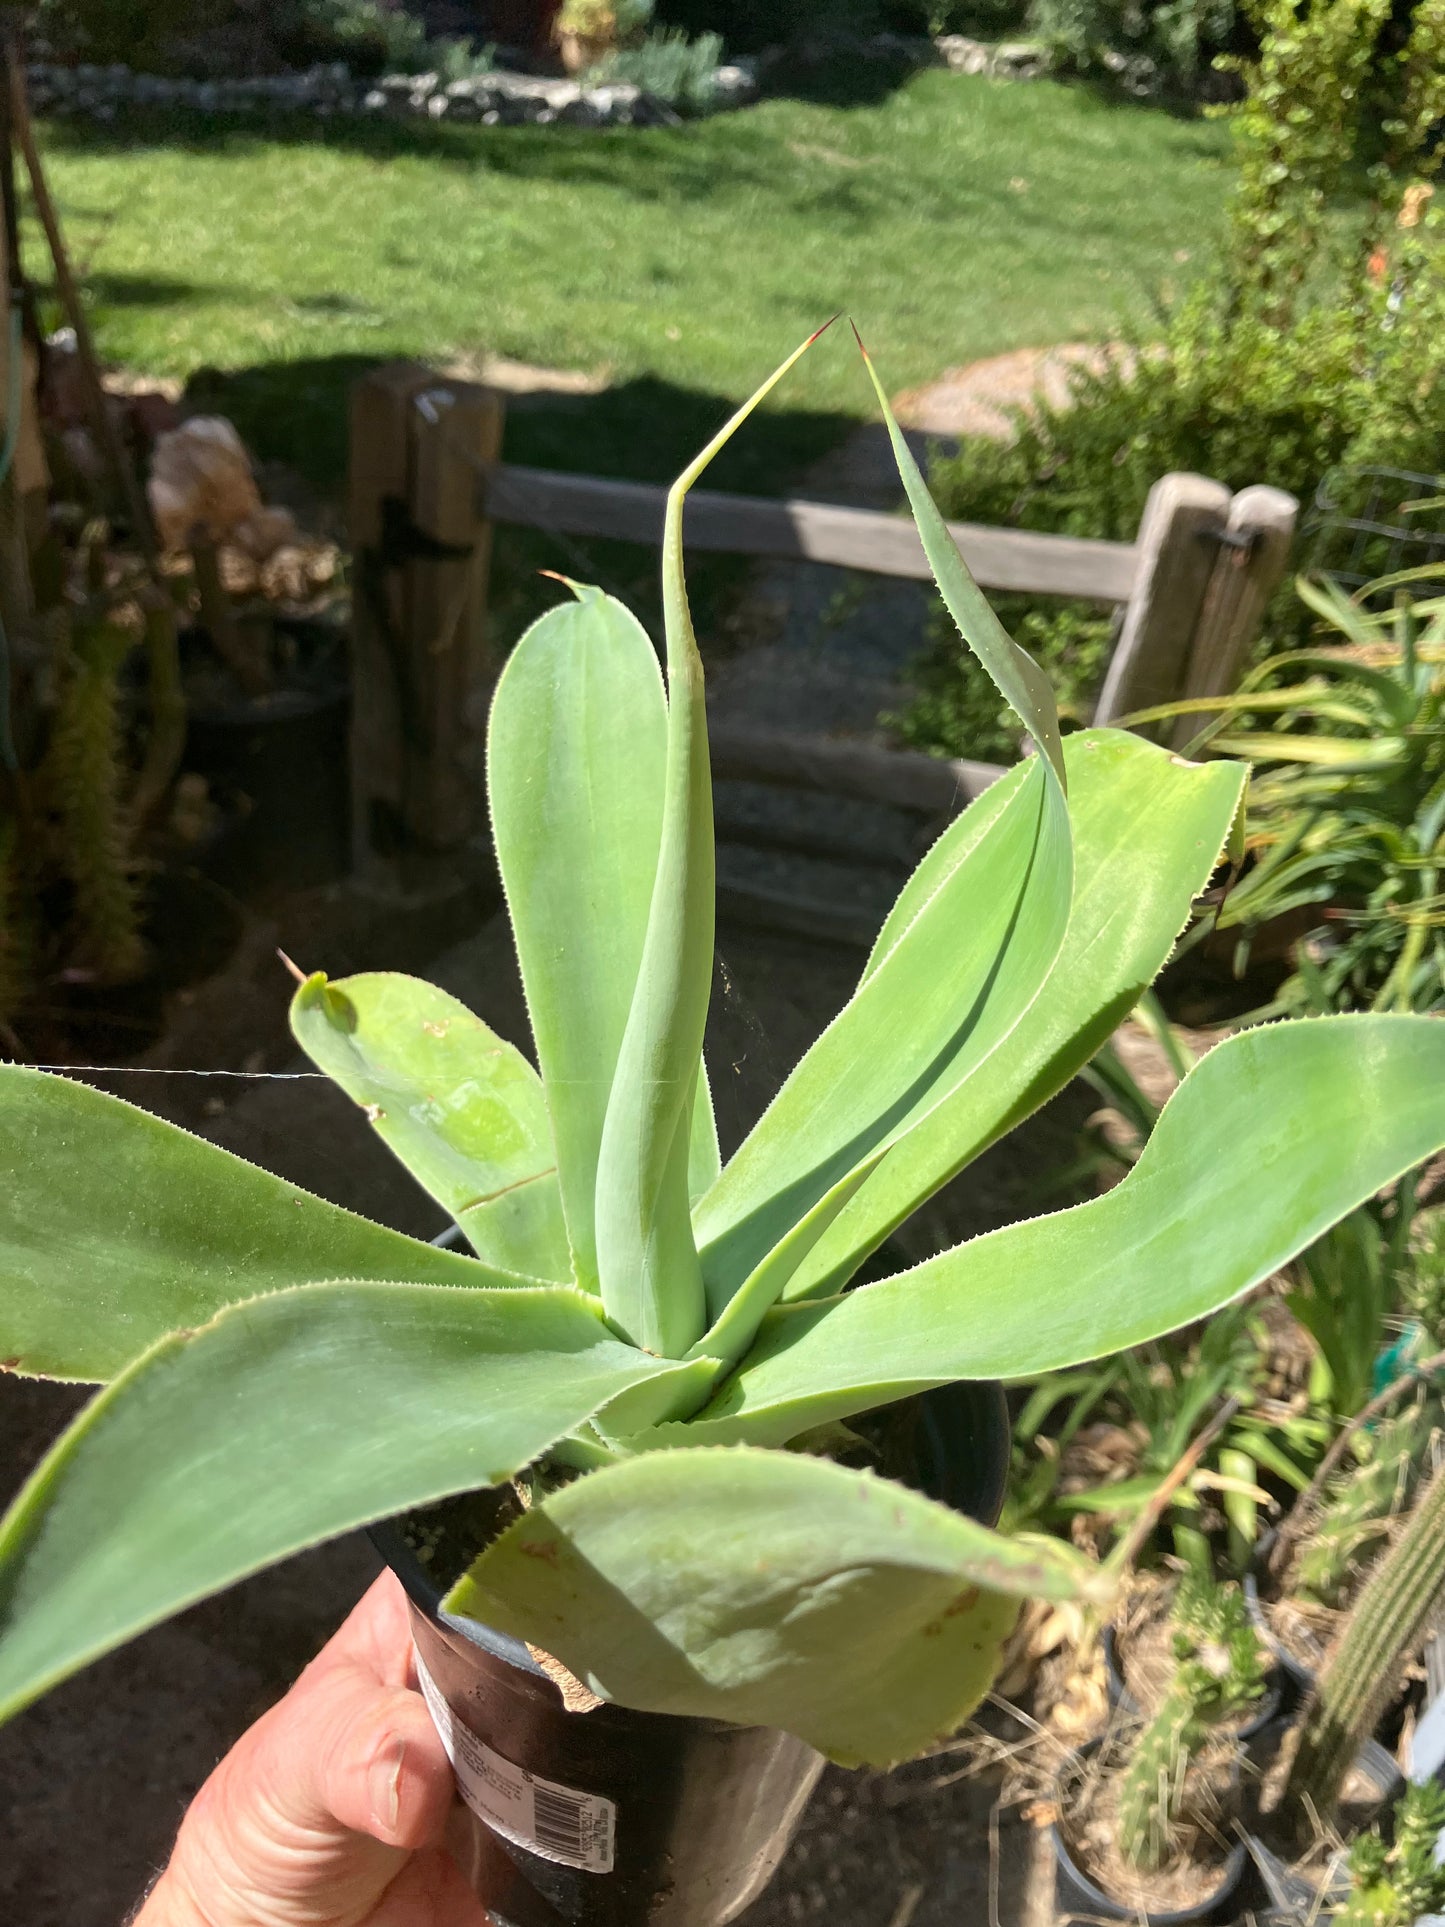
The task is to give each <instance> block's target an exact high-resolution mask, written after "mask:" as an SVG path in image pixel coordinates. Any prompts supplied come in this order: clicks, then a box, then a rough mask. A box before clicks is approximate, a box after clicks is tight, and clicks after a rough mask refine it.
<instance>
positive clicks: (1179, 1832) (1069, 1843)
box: [1055, 1722, 1244, 1923]
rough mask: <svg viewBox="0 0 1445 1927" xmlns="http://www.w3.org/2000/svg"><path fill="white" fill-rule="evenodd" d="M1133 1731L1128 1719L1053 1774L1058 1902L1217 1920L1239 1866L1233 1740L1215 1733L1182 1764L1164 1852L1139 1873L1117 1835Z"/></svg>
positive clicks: (1149, 1917) (1119, 1915) (1132, 1916)
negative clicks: (1180, 1797)
mask: <svg viewBox="0 0 1445 1927" xmlns="http://www.w3.org/2000/svg"><path fill="white" fill-rule="evenodd" d="M1137 1731H1138V1729H1137V1727H1136V1726H1135V1725H1134V1724H1133V1723H1132V1722H1130V1723H1128V1724H1127V1725H1121V1726H1118V1727H1116V1728H1115V1729H1114V1730H1113V1731H1111V1732H1110V1733H1109V1734H1107V1735H1106V1736H1105V1737H1104V1738H1103V1739H1102V1740H1093V1741H1091V1742H1090V1743H1089V1745H1088V1746H1086V1747H1084V1748H1082V1749H1081V1750H1080V1751H1079V1752H1078V1753H1076V1754H1074V1755H1073V1756H1071V1759H1070V1762H1069V1763H1068V1765H1066V1767H1065V1769H1064V1770H1063V1772H1062V1773H1061V1774H1060V1776H1059V1782H1058V1819H1057V1821H1056V1823H1055V1846H1056V1851H1057V1854H1058V1861H1059V1888H1060V1891H1059V1895H1058V1900H1059V1904H1060V1905H1062V1906H1074V1907H1076V1908H1079V1909H1081V1910H1082V1911H1084V1912H1086V1913H1087V1912H1088V1911H1090V1909H1092V1910H1094V1911H1095V1912H1096V1913H1098V1914H1102V1917H1103V1918H1105V1919H1116V1920H1140V1919H1142V1920H1144V1921H1148V1922H1160V1923H1163V1922H1172V1921H1176V1920H1177V1921H1180V1922H1185V1921H1205V1920H1213V1919H1216V1918H1218V1917H1220V1910H1221V1909H1222V1908H1224V1907H1225V1906H1226V1905H1228V1904H1229V1899H1230V1896H1231V1895H1232V1894H1233V1892H1234V1890H1235V1888H1236V1887H1237V1886H1238V1884H1239V1880H1240V1877H1241V1874H1242V1871H1243V1866H1244V1850H1243V1847H1242V1846H1241V1845H1239V1844H1236V1843H1234V1842H1233V1841H1232V1839H1231V1834H1232V1822H1233V1817H1234V1813H1235V1810H1236V1807H1237V1802H1238V1788H1239V1773H1238V1760H1237V1747H1236V1744H1235V1742H1234V1741H1233V1739H1231V1738H1229V1737H1221V1738H1220V1739H1219V1740H1218V1741H1217V1742H1216V1743H1214V1744H1213V1745H1211V1746H1210V1747H1209V1748H1208V1749H1207V1750H1206V1751H1204V1752H1202V1753H1201V1754H1200V1755H1199V1756H1198V1757H1197V1758H1196V1759H1195V1760H1192V1761H1191V1762H1190V1766H1189V1776H1188V1786H1189V1790H1188V1794H1187V1797H1186V1801H1185V1803H1184V1810H1183V1811H1182V1812H1181V1814H1180V1816H1179V1819H1178V1821H1177V1823H1176V1826H1175V1829H1174V1832H1173V1835H1172V1837H1171V1843H1170V1853H1169V1855H1168V1857H1167V1858H1166V1859H1165V1861H1164V1863H1163V1864H1162V1865H1161V1866H1160V1867H1158V1868H1156V1869H1154V1870H1152V1871H1151V1872H1148V1873H1144V1872H1142V1871H1141V1870H1140V1869H1138V1868H1136V1867H1135V1866H1133V1865H1132V1863H1131V1862H1130V1861H1129V1860H1128V1859H1127V1858H1126V1856H1125V1854H1124V1852H1123V1850H1122V1847H1121V1846H1120V1841H1119V1833H1120V1825H1119V1802H1120V1790H1121V1789H1120V1779H1121V1774H1122V1770H1123V1768H1124V1766H1125V1765H1126V1764H1127V1762H1128V1757H1129V1749H1130V1746H1131V1744H1132V1741H1133V1739H1134V1737H1135V1735H1136V1733H1137ZM1080 1875H1082V1876H1083V1878H1082V1879H1080V1878H1079V1876H1080Z"/></svg>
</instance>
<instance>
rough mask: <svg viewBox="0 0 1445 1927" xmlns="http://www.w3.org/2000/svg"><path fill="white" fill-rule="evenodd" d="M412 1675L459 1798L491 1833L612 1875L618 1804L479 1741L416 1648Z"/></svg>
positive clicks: (552, 1857) (585, 1868) (563, 1861)
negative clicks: (506, 1756) (506, 1757)
mask: <svg viewBox="0 0 1445 1927" xmlns="http://www.w3.org/2000/svg"><path fill="white" fill-rule="evenodd" d="M416 1676H417V1682H418V1684H419V1685H420V1687H421V1690H422V1696H423V1697H424V1699H425V1700H426V1703H427V1705H428V1707H429V1708H430V1709H431V1716H432V1720H433V1722H434V1724H435V1726H436V1730H437V1732H438V1733H439V1734H440V1735H441V1743H442V1745H443V1746H444V1747H445V1748H446V1750H447V1758H448V1759H449V1760H450V1761H451V1763H452V1771H453V1773H455V1774H456V1776H457V1787H458V1790H459V1791H460V1793H461V1796H462V1798H463V1799H464V1800H465V1801H466V1803H467V1805H468V1806H469V1807H470V1808H471V1810H472V1812H473V1813H475V1814H476V1816H477V1818H478V1819H479V1820H484V1821H485V1822H486V1824H487V1825H488V1826H489V1827H490V1828H491V1829H492V1831H493V1832H494V1833H500V1834H501V1835H502V1837H503V1838H504V1839H506V1840H511V1841H513V1842H514V1843H515V1844H516V1845H517V1846H519V1847H526V1848H527V1849H528V1851H529V1852H531V1853H538V1854H540V1855H541V1856H542V1858H543V1859H544V1860H557V1861H560V1862H561V1864H562V1865H563V1866H564V1867H580V1868H582V1869H583V1871H584V1872H586V1873H611V1871H612V1857H613V1842H614V1839H615V1836H616V1831H617V1808H616V1805H615V1804H614V1803H613V1802H612V1801H611V1800H604V1799H603V1798H601V1796H600V1795H598V1794H595V1793H579V1792H578V1790H577V1788H576V1787H570V1786H559V1785H558V1784H557V1782H556V1781H555V1780H543V1779H541V1778H539V1777H538V1775H537V1774H535V1773H528V1772H527V1770H526V1768H525V1767H520V1766H513V1764H512V1762H511V1761H510V1760H504V1759H503V1758H502V1756H501V1754H500V1753H496V1752H493V1750H492V1748H491V1747H489V1746H488V1745H486V1743H485V1742H484V1741H482V1740H479V1739H478V1738H477V1736H476V1734H475V1733H473V1732H472V1730H471V1728H470V1727H469V1726H464V1725H463V1724H462V1722H461V1721H460V1720H459V1719H458V1718H457V1716H456V1714H455V1713H453V1711H452V1709H451V1708H450V1707H449V1706H448V1705H447V1703H446V1701H445V1699H443V1697H442V1694H441V1689H440V1688H439V1687H438V1685H437V1683H436V1681H435V1680H434V1679H433V1678H432V1676H431V1674H430V1673H429V1672H428V1671H427V1669H426V1666H425V1665H424V1663H423V1661H422V1656H421V1654H420V1653H418V1654H417V1656H416Z"/></svg>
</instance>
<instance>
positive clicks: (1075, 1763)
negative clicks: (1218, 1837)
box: [1049, 1740, 1248, 1927]
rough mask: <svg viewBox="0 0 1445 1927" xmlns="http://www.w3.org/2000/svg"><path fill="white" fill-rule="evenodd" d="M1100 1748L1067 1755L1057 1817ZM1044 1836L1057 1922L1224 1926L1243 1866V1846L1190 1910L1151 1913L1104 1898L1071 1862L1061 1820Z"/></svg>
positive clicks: (1090, 1745) (1092, 1745)
mask: <svg viewBox="0 0 1445 1927" xmlns="http://www.w3.org/2000/svg"><path fill="white" fill-rule="evenodd" d="M1102 1744H1103V1741H1102V1740H1090V1741H1089V1742H1088V1743H1087V1745H1085V1746H1082V1747H1080V1748H1079V1750H1078V1751H1077V1752H1076V1753H1072V1754H1070V1756H1069V1758H1068V1759H1067V1760H1066V1761H1065V1762H1064V1765H1063V1767H1062V1768H1061V1769H1060V1772H1059V1775H1058V1781H1057V1786H1056V1804H1057V1807H1058V1811H1059V1813H1060V1815H1062V1813H1063V1811H1064V1806H1065V1803H1066V1801H1067V1799H1068V1796H1069V1793H1070V1790H1071V1788H1072V1787H1073V1786H1074V1785H1075V1784H1076V1783H1077V1780H1078V1778H1079V1776H1080V1775H1081V1774H1082V1772H1083V1770H1084V1767H1085V1765H1086V1763H1087V1762H1088V1761H1089V1760H1090V1759H1092V1758H1093V1756H1094V1755H1095V1754H1096V1753H1097V1752H1098V1750H1099V1748H1100V1746H1102ZM1049 1833H1050V1836H1051V1838H1052V1841H1053V1847H1054V1911H1055V1915H1056V1916H1057V1918H1058V1919H1059V1920H1060V1921H1061V1922H1065V1921H1070V1920H1073V1919H1075V1918H1076V1917H1077V1918H1078V1919H1080V1920H1081V1921H1082V1920H1088V1921H1093V1920H1123V1921H1133V1922H1135V1923H1136V1927H1192V1924H1193V1923H1194V1922H1204V1921H1226V1920H1233V1918H1234V1912H1235V1904H1236V1896H1237V1894H1238V1892H1239V1886H1240V1882H1241V1881H1242V1880H1243V1878H1244V1870H1245V1866H1246V1864H1247V1862H1248V1853H1247V1850H1246V1848H1245V1845H1244V1842H1243V1841H1240V1842H1239V1843H1238V1844H1237V1845H1235V1846H1234V1847H1232V1848H1231V1849H1230V1852H1229V1856H1228V1858H1227V1859H1226V1860H1225V1862H1224V1865H1223V1866H1222V1868H1221V1869H1220V1874H1219V1879H1218V1880H1217V1881H1216V1882H1215V1885H1214V1886H1213V1888H1212V1889H1211V1890H1210V1892H1209V1893H1208V1894H1207V1895H1206V1896H1205V1897H1204V1899H1203V1900H1201V1901H1198V1902H1197V1903H1196V1904H1195V1905H1194V1906H1192V1907H1174V1908H1168V1909H1166V1910H1164V1911H1155V1910H1153V1909H1145V1908H1141V1907H1138V1906H1129V1905H1127V1904H1126V1903H1125V1902H1124V1901H1121V1900H1115V1899H1114V1897H1113V1895H1112V1894H1109V1893H1106V1892H1105V1891H1104V1889H1103V1888H1102V1887H1101V1886H1099V1884H1098V1882H1097V1881H1095V1880H1094V1879H1092V1878H1091V1877H1090V1875H1089V1874H1087V1873H1086V1872H1085V1871H1084V1869H1083V1868H1082V1867H1081V1866H1080V1865H1079V1863H1078V1861H1077V1860H1076V1859H1075V1858H1074V1854H1073V1849H1072V1848H1071V1847H1070V1845H1069V1843H1068V1840H1067V1839H1066V1837H1065V1834H1064V1828H1063V1823H1062V1820H1061V1819H1059V1820H1055V1821H1054V1823H1053V1825H1052V1827H1050V1829H1049Z"/></svg>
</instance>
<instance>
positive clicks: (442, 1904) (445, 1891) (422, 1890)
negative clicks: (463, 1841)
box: [367, 1849, 493, 1927]
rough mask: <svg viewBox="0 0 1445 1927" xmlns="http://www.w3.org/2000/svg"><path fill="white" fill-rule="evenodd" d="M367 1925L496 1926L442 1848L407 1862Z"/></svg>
mask: <svg viewBox="0 0 1445 1927" xmlns="http://www.w3.org/2000/svg"><path fill="white" fill-rule="evenodd" d="M367 1927H493V1924H492V1917H491V1915H490V1914H489V1913H488V1912H487V1911H486V1909H485V1908H484V1907H483V1905H482V1903H481V1902H480V1901H479V1900H478V1899H477V1897H476V1895H475V1894H474V1893H473V1892H472V1890H471V1888H470V1887H469V1886H468V1884H467V1882H466V1880H465V1878H464V1877H463V1875H462V1872H461V1870H460V1868H459V1867H458V1866H457V1863H456V1861H455V1860H453V1859H452V1857H451V1855H450V1854H448V1853H444V1852H442V1851H441V1850H440V1849H438V1850H437V1851H435V1852H433V1853H422V1854H417V1855H416V1857H415V1858H414V1859H412V1860H410V1861H408V1863H407V1865H406V1867H405V1868H404V1869H403V1871H402V1872H401V1873H399V1874H398V1875H397V1877H396V1879H395V1880H393V1881H392V1883H391V1885H390V1886H389V1887H388V1888H387V1890H386V1893H385V1895H384V1896H383V1898H382V1899H381V1901H380V1902H379V1904H378V1906H377V1909H376V1912H375V1913H374V1914H373V1915H372V1917H371V1919H370V1921H369V1922H368V1923H367Z"/></svg>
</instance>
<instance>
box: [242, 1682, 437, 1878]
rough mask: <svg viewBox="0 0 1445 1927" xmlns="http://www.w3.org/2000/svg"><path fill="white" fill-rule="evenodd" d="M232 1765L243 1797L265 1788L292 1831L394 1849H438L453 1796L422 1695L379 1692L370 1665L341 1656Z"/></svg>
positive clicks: (268, 1721) (298, 1689)
mask: <svg viewBox="0 0 1445 1927" xmlns="http://www.w3.org/2000/svg"><path fill="white" fill-rule="evenodd" d="M226 1765H227V1768H228V1769H229V1771H228V1773H227V1778H228V1779H229V1780H231V1781H232V1782H233V1783H234V1784H235V1786H236V1787H237V1788H238V1789H239V1788H252V1787H258V1786H259V1787H264V1788H265V1789H266V1803H267V1806H268V1807H269V1808H270V1809H271V1811H272V1812H273V1813H275V1814H277V1815H284V1816H285V1817H286V1819H287V1821H288V1822H289V1823H290V1825H291V1826H293V1827H295V1828H297V1829H300V1830H303V1831H305V1832H308V1833H311V1834H314V1835H324V1834H328V1833H330V1834H341V1833H347V1832H350V1833H363V1834H369V1835H370V1837H371V1838H372V1839H373V1840H379V1841H382V1842H384V1843H385V1844H386V1845H388V1846H396V1847H406V1848H414V1847H421V1846H428V1845H431V1844H432V1843H433V1842H435V1841H436V1840H438V1839H440V1837H441V1834H442V1831H443V1829H444V1827H445V1824H446V1815H447V1810H448V1808H449V1807H450V1805H451V1802H452V1796H453V1781H452V1770H451V1764H450V1762H449V1761H448V1759H447V1756H446V1753H445V1751H444V1749H443V1747H442V1743H441V1741H440V1740H439V1739H438V1737H437V1732H436V1728H435V1726H434V1725H433V1723H432V1718H431V1715H430V1713H429V1712H428V1711H427V1709H426V1705H425V1702H424V1701H423V1700H422V1698H421V1696H420V1694H418V1693H415V1692H412V1691H410V1690H409V1689H408V1688H407V1687H404V1686H385V1685H381V1684H379V1683H378V1682H377V1680H376V1678H375V1676H374V1675H373V1673H372V1672H371V1671H370V1670H369V1669H368V1668H367V1666H366V1665H365V1664H364V1663H358V1662H355V1661H352V1660H349V1659H346V1658H343V1657H340V1656H336V1655H332V1656H331V1658H330V1662H329V1663H328V1664H326V1665H324V1666H318V1667H316V1668H314V1669H310V1670H308V1671H307V1672H306V1673H303V1674H302V1676H301V1678H300V1679H299V1680H298V1681H297V1682H296V1684H295V1686H293V1687H292V1689H291V1691H290V1692H289V1693H288V1694H287V1695H286V1697H285V1699H283V1700H282V1701H281V1702H280V1704H279V1705H277V1706H274V1707H273V1708H272V1709H271V1711H270V1712H269V1713H268V1714H267V1715H266V1716H265V1718H264V1719H263V1720H261V1721H260V1722H259V1723H258V1724H257V1725H256V1726H254V1727H253V1728H252V1729H251V1731H250V1733H248V1734H247V1735H246V1736H245V1738H244V1739H243V1740H242V1741H241V1743H240V1745H239V1746H238V1747H237V1749H236V1752H235V1754H233V1755H232V1757H231V1759H230V1760H228V1761H227V1763H226Z"/></svg>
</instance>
